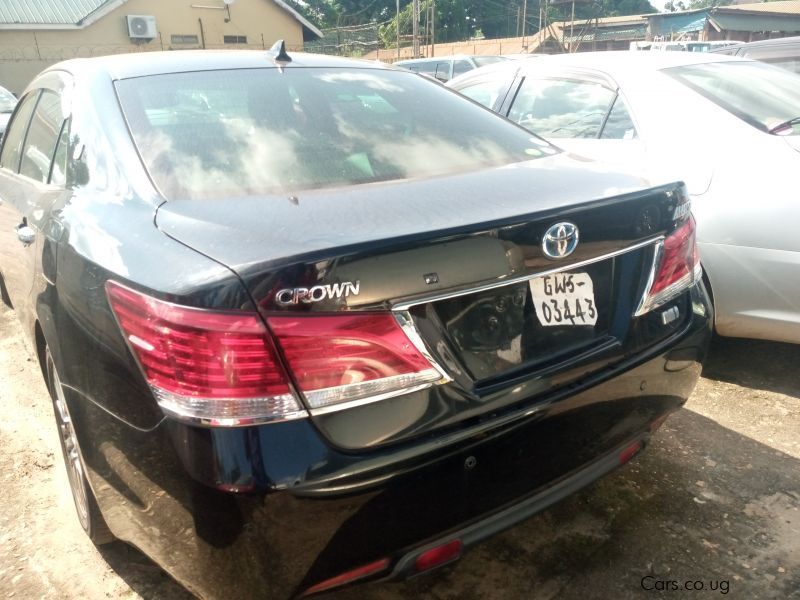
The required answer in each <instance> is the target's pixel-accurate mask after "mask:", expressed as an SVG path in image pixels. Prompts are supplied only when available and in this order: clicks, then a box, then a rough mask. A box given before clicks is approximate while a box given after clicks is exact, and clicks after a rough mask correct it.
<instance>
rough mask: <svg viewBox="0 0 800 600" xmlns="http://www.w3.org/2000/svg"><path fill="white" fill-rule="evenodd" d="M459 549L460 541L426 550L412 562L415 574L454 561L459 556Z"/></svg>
mask: <svg viewBox="0 0 800 600" xmlns="http://www.w3.org/2000/svg"><path fill="white" fill-rule="evenodd" d="M461 547H462V544H461V540H452V541H450V542H447V543H446V544H442V545H441V546H436V547H435V548H431V549H430V550H426V551H425V552H423V553H422V554H420V555H419V556H418V557H417V560H415V561H414V570H415V571H416V572H417V573H421V572H422V571H428V570H430V569H434V568H436V567H439V566H441V565H443V564H445V563H449V562H451V561H454V560H456V559H457V558H459V557H460V556H461Z"/></svg>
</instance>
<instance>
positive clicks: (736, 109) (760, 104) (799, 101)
mask: <svg viewBox="0 0 800 600" xmlns="http://www.w3.org/2000/svg"><path fill="white" fill-rule="evenodd" d="M664 73H666V74H667V75H669V76H671V77H673V78H675V79H677V80H678V81H680V82H681V83H683V84H684V85H686V86H688V87H690V88H691V89H693V90H694V91H696V92H698V93H699V94H701V95H703V96H705V97H706V98H708V99H709V100H711V101H712V102H714V103H716V104H717V105H719V106H721V107H722V108H724V109H725V110H727V111H728V112H730V113H731V114H733V115H735V116H737V117H739V118H740V119H742V120H743V121H745V122H747V123H749V124H750V125H752V126H753V127H756V128H757V129H760V130H761V131H767V132H780V133H782V134H793V135H797V134H798V133H800V76H798V75H796V74H794V73H792V72H790V71H786V70H783V69H779V68H777V67H772V66H770V65H766V64H763V63H758V62H745V61H742V62H726V63H706V64H700V65H690V66H683V67H672V68H669V69H664ZM795 121H797V122H796V123H795Z"/></svg>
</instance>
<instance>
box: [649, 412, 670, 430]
mask: <svg viewBox="0 0 800 600" xmlns="http://www.w3.org/2000/svg"><path fill="white" fill-rule="evenodd" d="M667 417H669V415H663V416H661V417H659V418H657V419H656V420H655V421H653V422H652V423H650V432H651V433H652V432H654V431H656V430H657V429H658V428H659V427H661V426H662V425H663V424H664V422H665V421H666V420H667Z"/></svg>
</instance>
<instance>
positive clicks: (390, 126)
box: [116, 67, 556, 198]
mask: <svg viewBox="0 0 800 600" xmlns="http://www.w3.org/2000/svg"><path fill="white" fill-rule="evenodd" d="M116 85H117V90H118V94H119V97H120V101H121V104H122V107H123V110H124V112H125V114H126V117H127V119H128V123H129V124H130V128H131V131H132V133H133V138H134V141H135V142H136V145H137V147H138V149H139V152H140V154H141V156H142V158H143V160H144V162H145V165H146V166H147V168H148V170H149V171H150V173H151V175H152V177H153V179H154V181H155V183H156V184H157V185H158V186H159V188H160V190H161V192H162V193H163V194H164V195H165V196H166V197H167V198H216V197H222V196H232V195H254V194H265V193H284V192H291V191H295V190H303V189H310V188H318V187H330V186H342V185H354V184H362V183H368V182H374V181H388V180H394V179H404V178H410V177H427V176H436V175H447V174H451V173H458V172H464V171H471V170H475V169H480V168H484V167H489V166H497V165H504V164H509V163H513V162H519V161H524V160H530V159H535V158H538V157H541V156H543V155H545V154H552V153H555V152H556V150H555V149H554V148H553V147H552V146H550V145H548V144H547V142H544V141H542V140H541V139H539V138H536V137H531V134H530V133H529V132H526V131H525V130H523V129H522V128H519V127H517V126H515V125H512V124H510V123H508V122H507V121H505V120H504V119H502V118H501V117H498V116H497V115H495V114H493V113H492V112H490V111H488V110H485V109H483V108H481V107H479V106H477V105H475V104H473V103H471V102H469V101H467V100H465V99H463V98H461V97H460V96H459V95H458V94H456V93H454V92H452V91H450V90H447V89H445V88H443V87H441V86H438V85H433V84H431V82H429V81H426V80H424V79H422V78H420V77H419V76H417V75H414V74H412V73H408V72H398V71H390V70H382V69H381V70H377V69H315V68H291V67H290V68H287V69H285V70H284V71H283V73H281V72H280V71H279V70H278V69H275V68H268V69H267V68H265V69H238V70H224V71H202V72H192V73H174V74H166V75H154V76H147V77H140V78H135V79H127V80H122V81H119V82H117V84H116Z"/></svg>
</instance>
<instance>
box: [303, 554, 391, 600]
mask: <svg viewBox="0 0 800 600" xmlns="http://www.w3.org/2000/svg"><path fill="white" fill-rule="evenodd" d="M388 566H389V559H388V558H382V559H381V560H376V561H375V562H372V563H369V564H368V565H364V566H363V567H358V568H356V569H353V570H352V571H347V572H346V573H342V574H341V575H337V576H336V577H331V578H330V579H326V580H325V581H323V582H321V583H318V584H316V585H313V586H311V587H310V588H308V589H307V590H306V591H305V592H303V596H310V595H311V594H316V593H318V592H324V591H326V590H330V589H332V588H335V587H340V586H343V585H346V584H348V583H352V582H353V581H357V580H359V579H363V578H364V577H368V576H370V575H375V574H376V573H380V572H381V571H384V570H385V569H386V568H387V567H388Z"/></svg>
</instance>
